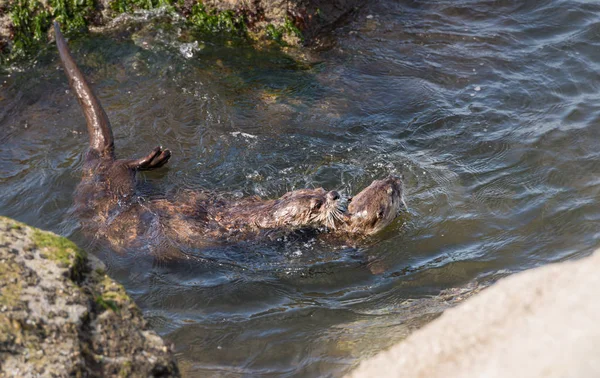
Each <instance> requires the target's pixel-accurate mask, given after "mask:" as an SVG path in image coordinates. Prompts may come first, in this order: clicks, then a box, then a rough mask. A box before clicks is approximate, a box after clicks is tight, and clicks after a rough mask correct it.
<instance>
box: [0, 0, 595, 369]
mask: <svg viewBox="0 0 600 378" xmlns="http://www.w3.org/2000/svg"><path fill="white" fill-rule="evenodd" d="M599 41H600V4H597V3H594V2H585V1H558V0H552V1H530V2H523V1H508V0H505V1H484V0H472V1H466V0H461V1H400V2H397V1H391V0H382V1H379V2H375V3H372V4H370V5H368V6H366V7H365V8H363V9H362V10H361V11H360V12H358V14H357V15H356V20H355V21H353V22H352V23H350V24H349V25H347V26H345V27H343V28H342V29H340V30H338V31H337V32H336V33H335V35H334V37H333V43H332V45H331V46H329V47H327V48H322V49H320V50H316V51H313V52H312V53H311V54H310V55H311V59H306V60H300V61H298V60H295V59H292V58H290V57H289V56H287V55H285V54H284V53H282V52H278V51H275V50H273V51H271V50H261V51H256V50H254V49H252V48H248V47H240V46H236V45H235V44H227V43H222V41H221V42H219V41H210V40H204V39H202V40H200V42H199V43H198V44H197V45H195V44H187V43H189V42H190V40H189V38H188V37H185V36H179V35H178V30H177V28H173V27H165V26H161V24H160V23H159V24H156V25H154V24H150V25H149V26H147V27H145V28H142V29H141V30H139V28H133V31H129V32H126V31H123V30H120V31H115V32H112V33H108V34H106V35H92V36H90V37H89V38H85V39H81V40H77V41H74V42H73V43H72V50H73V53H74V55H75V56H76V59H77V60H78V62H79V63H80V65H81V67H82V69H83V70H84V72H85V74H86V75H87V76H88V77H89V79H90V81H91V82H92V83H93V85H94V87H95V88H96V92H97V93H98V95H99V97H100V98H101V100H102V103H103V104H104V107H105V109H106V111H107V113H108V114H109V117H110V118H111V121H112V123H113V127H114V134H115V139H116V146H117V153H118V155H119V156H121V157H133V156H139V155H140V154H142V153H146V152H147V151H149V150H150V149H151V148H153V147H154V146H156V145H157V144H162V145H163V146H167V147H169V148H170V149H171V150H172V151H173V158H172V160H171V161H170V162H169V164H168V167H166V168H164V169H161V170H159V171H156V172H150V173H147V174H144V175H143V176H141V179H142V181H143V182H145V183H146V184H147V186H148V187H152V188H153V190H155V191H157V192H164V191H169V190H178V189H181V188H191V189H209V190H218V191H228V192H232V193H235V194H237V195H255V194H256V195H260V196H264V197H271V198H272V197H277V196H280V195H281V194H283V193H285V192H286V191H288V190H292V189H297V188H303V187H318V186H323V187H325V188H327V189H337V190H339V191H342V192H345V193H347V194H352V193H356V192H358V191H359V190H361V189H362V188H364V187H365V186H366V185H368V184H369V183H370V182H371V181H372V180H374V179H377V178H381V177H384V176H386V175H388V174H390V173H393V174H399V173H402V174H404V176H405V178H406V182H405V186H406V196H407V202H408V205H409V208H410V214H408V215H407V216H405V217H403V218H402V219H400V220H399V221H397V222H395V223H393V224H392V225H391V226H390V227H388V228H387V229H386V230H384V231H383V232H382V233H380V234H379V235H377V236H376V237H374V238H373V239H372V240H369V241H368V242H365V243H361V244H358V245H347V246H341V245H335V244H334V245H332V244H330V243H327V242H324V241H323V240H320V239H313V238H311V237H307V238H293V240H281V241H279V242H274V243H270V244H258V245H257V244H247V243H246V244H245V243H241V244H239V245H233V246H227V247H220V248H212V249H207V250H201V251H195V254H194V256H193V258H190V259H189V260H182V261H179V262H170V263H165V262H160V261H154V260H153V259H151V258H149V257H147V256H140V255H139V254H135V253H132V254H130V255H126V256H121V255H117V254H115V253H112V252H111V251H108V250H106V249H105V248H104V247H103V246H102V245H101V244H99V243H90V241H89V240H87V239H86V238H85V237H83V236H82V235H81V234H80V233H79V228H78V227H79V226H78V223H77V220H75V219H73V217H71V216H70V214H69V207H70V205H71V199H72V193H73V190H74V188H75V186H76V184H77V182H78V180H79V177H80V173H81V164H82V156H83V151H84V149H85V146H86V143H87V135H86V133H85V128H84V118H83V116H82V114H81V111H80V109H79V107H78V104H77V102H76V101H75V99H74V96H73V95H72V93H70V91H69V89H68V85H67V81H66V78H65V77H64V74H63V72H62V71H61V70H59V69H58V67H59V66H58V58H57V55H56V54H55V53H53V52H52V53H50V54H47V55H45V56H43V57H40V59H39V60H38V62H37V63H36V65H35V66H34V67H32V68H27V69H22V70H17V71H12V72H10V73H5V74H3V75H2V76H0V142H1V145H2V147H1V150H0V151H1V152H0V192H1V193H2V196H0V213H1V214H2V215H6V216H10V217H13V218H16V219H18V220H21V221H24V222H27V223H29V224H31V225H34V226H37V227H41V228H45V229H50V230H52V231H55V232H57V233H59V234H62V235H65V236H67V237H70V238H72V239H74V240H75V241H77V242H78V243H79V244H80V245H81V246H84V247H86V248H87V249H89V250H91V251H92V252H94V253H95V254H97V255H98V256H100V257H101V258H102V259H103V260H104V261H105V262H106V263H107V265H108V268H109V272H110V274H111V275H112V276H113V277H115V278H116V279H117V280H118V281H120V282H121V283H123V284H124V285H125V287H126V289H127V290H128V292H129V293H130V294H131V295H132V296H133V297H134V298H135V300H136V302H137V303H138V304H139V305H140V307H141V308H142V309H143V311H144V314H145V315H146V316H147V318H148V319H149V321H150V323H151V324H152V326H153V327H154V328H155V329H156V330H157V331H158V332H159V333H160V334H161V335H163V336H164V337H165V338H166V339H167V340H168V341H170V342H173V343H174V344H175V349H176V352H177V357H178V359H179V361H180V365H181V368H182V371H183V372H184V373H185V374H186V375H188V376H243V375H260V374H265V375H267V374H268V375H280V376H291V375H303V376H329V375H331V376H341V375H343V373H345V372H347V371H349V370H350V369H351V368H352V367H353V366H355V365H356V364H357V363H358V361H359V360H360V359H362V358H365V357H367V356H370V355H373V354H374V353H376V352H377V351H380V350H381V349H383V348H385V347H387V346H389V345H391V344H392V343H393V342H395V341H397V340H399V339H401V338H403V337H405V336H406V335H407V334H408V333H409V332H410V331H412V330H413V329H414V328H415V327H418V326H421V325H422V324H425V323H426V322H428V321H430V320H431V319H433V318H435V316H437V315H438V314H439V313H440V312H441V311H442V310H443V309H445V308H446V307H447V306H449V305H451V304H453V303H455V302H456V301H457V300H459V299H460V296H461V295H463V294H465V293H468V292H469V291H470V290H471V289H472V288H473V287H476V286H477V284H478V283H483V282H489V281H493V280H495V279H497V278H499V277H503V276H506V275H508V274H511V273H513V272H517V271H521V270H524V269H528V268H532V267H535V266H539V265H544V264H548V263H551V262H555V261H562V260H566V259H571V258H576V257H579V256H583V255H586V254H589V253H590V252H591V251H592V250H593V248H594V247H595V246H597V245H598V244H599V243H598V239H599V238H600V232H599V225H600V206H599V205H598V204H597V199H598V198H599V194H600V178H599V177H600V175H599V174H600V149H599V148H598V146H599V145H600V144H599V141H600V127H599V121H600V105H599V104H600V65H599V64H598V62H600V43H599ZM440 294H441V296H440Z"/></svg>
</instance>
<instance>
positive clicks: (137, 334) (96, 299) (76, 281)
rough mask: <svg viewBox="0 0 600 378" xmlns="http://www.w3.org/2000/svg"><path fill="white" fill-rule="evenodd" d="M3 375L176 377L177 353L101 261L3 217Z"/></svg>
mask: <svg viewBox="0 0 600 378" xmlns="http://www.w3.org/2000/svg"><path fill="white" fill-rule="evenodd" d="M0 376H2V377H35V376H92V377H100V376H102V377H105V376H122V377H128V376H144V377H148V376H154V377H158V376H160V377H169V376H179V371H178V368H177V365H176V363H175V359H174V357H173V354H172V351H171V349H170V347H169V346H167V345H165V343H164V342H163V340H162V339H161V338H160V337H159V336H158V335H157V334H156V333H155V332H154V331H152V330H150V329H149V327H148V325H147V323H146V321H145V320H144V319H143V317H142V313H141V311H140V309H139V308H138V307H137V306H136V305H135V304H134V303H133V301H132V300H131V299H130V298H129V297H128V296H127V294H126V293H125V290H124V289H123V287H122V286H121V285H119V284H117V283H116V282H114V281H113V280H111V279H110V278H109V277H108V276H107V275H106V273H105V271H104V267H103V265H102V263H101V262H100V261H99V260H97V259H96V258H94V257H93V256H89V255H86V253H85V252H83V251H81V250H80V249H78V248H77V247H76V246H75V245H74V244H73V243H72V242H70V241H69V240H67V239H65V238H62V237H60V236H57V235H55V234H52V233H49V232H45V231H41V230H38V229H35V228H32V227H29V226H27V225H25V224H22V223H19V222H16V221H14V220H12V219H8V218H4V217H0Z"/></svg>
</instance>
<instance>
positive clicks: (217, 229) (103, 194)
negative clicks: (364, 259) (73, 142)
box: [55, 23, 404, 252]
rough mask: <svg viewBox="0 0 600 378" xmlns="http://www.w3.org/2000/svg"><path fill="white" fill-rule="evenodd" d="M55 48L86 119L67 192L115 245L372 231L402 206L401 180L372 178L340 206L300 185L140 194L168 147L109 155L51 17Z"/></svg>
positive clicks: (103, 127)
mask: <svg viewBox="0 0 600 378" xmlns="http://www.w3.org/2000/svg"><path fill="white" fill-rule="evenodd" d="M55 33H56V41H57V47H58V50H59V53H60V57H61V61H62V63H63V66H64V68H65V73H66V75H67V77H68V79H69V84H70V86H71V88H72V89H73V92H74V93H75V95H76V97H77V99H78V101H79V103H80V105H81V107H82V109H83V111H84V114H85V117H86V121H87V128H88V133H89V135H90V149H89V151H88V153H87V155H86V159H85V163H84V169H83V178H82V181H81V183H80V184H79V185H78V187H77V190H76V193H75V210H76V213H77V215H78V216H79V217H80V219H81V221H82V227H83V229H84V231H86V232H87V233H89V234H92V235H94V236H95V237H96V238H99V239H103V240H106V241H108V242H109V244H110V245H111V247H112V248H113V249H115V250H117V251H126V250H130V249H140V248H149V249H151V250H154V251H156V252H160V251H161V250H163V249H164V248H163V246H165V245H166V246H171V247H179V246H181V247H183V246H185V247H203V246H207V245H210V244H214V243H220V242H235V241H240V240H248V239H256V238H260V237H264V236H266V235H269V234H270V233H272V232H280V231H284V232H289V231H292V230H296V229H301V228H327V229H329V230H331V231H334V232H339V233H344V234H354V235H356V234H365V235H368V234H372V233H375V232H377V231H379V230H381V229H382V228H383V227H385V226H387V225H388V224H389V223H390V222H391V221H392V220H393V219H394V218H395V217H396V216H397V215H398V213H399V211H400V209H401V208H402V205H403V204H404V202H403V200H402V182H401V181H400V179H399V178H396V177H389V178H387V179H385V180H376V181H374V182H373V183H372V184H371V185H370V186H369V187H367V188H366V189H365V190H363V191H362V192H361V193H359V194H358V195H356V196H355V197H354V199H353V200H352V201H351V202H350V204H349V206H348V209H347V211H346V209H345V208H344V206H343V205H342V204H343V202H342V201H340V196H339V194H338V193H337V192H335V191H330V192H328V191H326V190H324V189H322V188H318V189H301V190H296V191H292V192H289V193H286V194H284V195H283V196H282V197H280V198H279V199H271V200H264V199H260V198H258V197H249V198H243V199H233V200H232V199H227V198H225V197H224V196H223V195H218V194H215V193H212V192H196V191H183V192H180V193H178V194H177V195H174V196H171V197H166V198H144V197H140V196H138V194H137V191H136V174H137V172H138V171H143V170H151V169H156V168H160V167H161V166H163V165H164V164H166V163H167V162H168V160H169V158H170V157H171V152H170V151H169V150H167V149H163V148H162V147H156V148H155V149H154V150H152V151H151V152H150V153H149V154H148V155H146V156H145V157H143V158H140V159H131V160H123V159H116V157H115V153H114V142H113V136H112V130H111V126H110V122H109V120H108V117H107V116H106V113H105V112H104V110H103V109H102V106H101V105H100V102H99V101H98V99H97V97H96V96H95V95H94V93H93V91H92V89H91V87H90V86H89V85H88V83H87V82H86V80H85V77H84V76H83V74H82V73H81V72H80V71H79V68H78V67H77V65H76V63H75V61H74V60H73V58H72V56H71V54H70V52H69V49H68V46H67V44H66V42H65V40H64V38H63V36H62V34H61V33H60V29H59V27H58V24H56V23H55Z"/></svg>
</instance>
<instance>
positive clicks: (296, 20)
mask: <svg viewBox="0 0 600 378" xmlns="http://www.w3.org/2000/svg"><path fill="white" fill-rule="evenodd" d="M364 3H366V0H327V1H326V0H241V1H238V0H204V1H201V2H200V1H196V0H181V1H175V0H165V1H148V2H140V1H132V0H97V1H95V2H79V1H66V2H62V1H61V2H48V1H37V0H22V1H12V2H11V1H8V0H0V63H2V62H4V61H6V62H10V61H11V60H13V59H17V58H23V57H25V56H27V55H28V54H29V55H31V54H33V53H35V52H37V51H39V48H40V47H41V46H43V45H44V44H45V43H46V40H47V39H52V38H53V37H52V33H51V32H49V30H50V29H51V21H52V20H53V19H58V20H59V21H60V22H61V23H62V26H63V32H67V33H70V32H73V33H78V32H81V31H83V30H86V29H87V28H90V27H93V28H94V29H95V30H103V29H104V28H106V27H111V26H115V25H119V24H121V23H122V22H121V21H123V20H125V21H123V22H127V21H126V20H127V19H128V18H127V17H123V16H125V14H128V15H131V14H132V13H134V15H131V16H130V17H129V19H130V20H131V21H132V22H133V21H136V22H138V21H142V22H147V21H148V20H150V19H151V18H153V16H152V14H154V17H162V18H164V17H166V18H167V19H169V18H170V21H169V22H170V23H174V22H177V23H179V24H180V25H181V26H182V27H183V28H184V29H185V28H189V29H196V30H202V31H204V32H208V33H215V34H218V33H222V32H223V31H226V32H227V33H233V34H241V35H245V36H246V37H248V38H247V40H248V41H252V40H255V41H265V40H273V41H276V42H278V43H281V44H283V45H288V46H298V45H301V44H308V43H310V42H312V41H313V40H314V39H315V38H316V37H317V36H319V35H321V34H323V33H324V32H326V31H329V30H331V29H333V28H334V27H336V26H338V25H340V24H341V23H343V22H344V21H345V20H347V19H348V17H347V16H349V15H351V14H352V13H353V12H354V11H356V10H357V9H358V8H359V7H360V6H362V5H363V4H364ZM165 5H167V6H165ZM149 11H151V12H149ZM135 13H139V14H138V16H137V17H136V16H135Z"/></svg>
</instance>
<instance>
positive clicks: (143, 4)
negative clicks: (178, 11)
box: [110, 0, 173, 13]
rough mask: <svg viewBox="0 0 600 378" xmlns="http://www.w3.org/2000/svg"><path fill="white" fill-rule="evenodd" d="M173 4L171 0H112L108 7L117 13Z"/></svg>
mask: <svg viewBox="0 0 600 378" xmlns="http://www.w3.org/2000/svg"><path fill="white" fill-rule="evenodd" d="M165 5H166V6H170V5H173V0H113V1H111V2H110V9H112V10H114V11H115V12H117V13H130V12H133V11H134V10H136V9H146V10H150V9H155V8H160V7H162V6H165Z"/></svg>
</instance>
